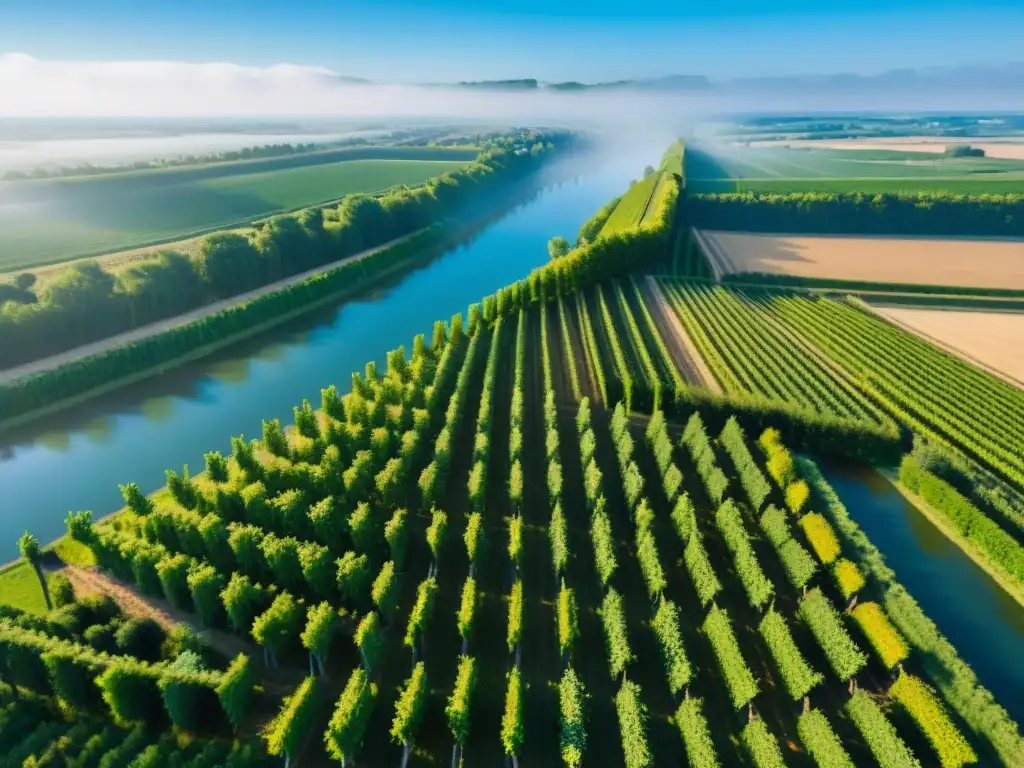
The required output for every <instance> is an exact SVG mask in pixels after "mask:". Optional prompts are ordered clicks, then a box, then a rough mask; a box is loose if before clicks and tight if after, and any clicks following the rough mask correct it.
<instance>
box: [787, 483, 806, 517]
mask: <svg viewBox="0 0 1024 768" xmlns="http://www.w3.org/2000/svg"><path fill="white" fill-rule="evenodd" d="M810 497H811V489H810V488H808V487H807V483H806V482H804V481H803V480H797V481H796V482H794V483H790V484H789V485H787V486H786V506H787V507H789V511H790V512H792V513H793V514H794V515H799V514H800V512H801V510H803V508H804V505H806V504H807V500H808V499H809V498H810Z"/></svg>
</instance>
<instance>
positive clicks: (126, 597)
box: [64, 565, 262, 657]
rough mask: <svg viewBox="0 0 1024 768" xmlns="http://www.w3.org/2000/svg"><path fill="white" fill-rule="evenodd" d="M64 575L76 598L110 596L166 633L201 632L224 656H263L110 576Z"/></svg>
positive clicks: (89, 571)
mask: <svg viewBox="0 0 1024 768" xmlns="http://www.w3.org/2000/svg"><path fill="white" fill-rule="evenodd" d="M64 574H65V575H66V576H67V577H68V579H69V580H70V581H71V583H72V585H74V587H75V594H76V595H78V596H79V597H84V596H86V595H97V594H101V595H109V596H110V597H112V598H114V600H115V601H117V604H118V605H120V606H121V609H122V610H123V611H124V612H125V613H127V614H128V615H129V616H141V617H144V618H148V619H153V620H154V621H155V622H156V623H157V624H159V625H160V626H162V627H163V628H164V629H166V630H167V631H168V632H169V631H171V630H172V629H174V628H175V627H176V626H177V625H179V624H184V625H186V626H188V627H190V628H191V629H192V630H193V631H195V632H196V633H197V634H198V633H199V632H202V633H203V635H204V636H205V637H206V638H207V640H208V642H209V644H210V645H211V646H212V647H213V648H215V649H216V650H217V651H219V652H220V653H223V654H224V655H225V656H228V657H233V656H237V655H238V654H239V653H247V654H249V655H252V656H256V657H259V656H262V653H261V652H260V649H259V648H258V647H257V646H255V645H253V644H252V643H247V642H246V641H244V640H242V638H240V637H237V636H235V635H232V634H229V633H227V632H222V631H221V630H219V629H206V628H204V627H201V626H199V624H198V622H196V620H195V619H196V617H195V616H194V615H192V614H189V613H185V612H184V611H179V610H178V609H176V608H172V607H171V606H170V605H168V604H167V603H166V602H165V601H164V600H160V599H159V598H155V597H150V596H148V595H141V594H139V593H138V592H137V591H136V590H135V589H134V588H133V587H130V586H128V585H127V584H124V583H123V582H121V581H118V580H117V579H115V578H114V577H113V576H111V575H109V574H107V573H104V572H103V571H100V570H98V569H93V568H82V567H81V566H77V565H69V566H67V567H65V569H64Z"/></svg>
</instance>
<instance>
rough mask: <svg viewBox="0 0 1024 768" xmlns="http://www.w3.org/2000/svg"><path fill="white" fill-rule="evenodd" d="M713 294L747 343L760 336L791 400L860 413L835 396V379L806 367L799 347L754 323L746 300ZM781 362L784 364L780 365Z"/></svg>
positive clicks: (725, 293) (718, 291)
mask: <svg viewBox="0 0 1024 768" xmlns="http://www.w3.org/2000/svg"><path fill="white" fill-rule="evenodd" d="M714 294H715V298H716V299H717V300H718V301H720V302H721V304H722V305H723V306H724V307H725V308H726V311H727V312H729V314H730V320H732V321H733V322H735V324H736V325H737V326H738V327H740V328H742V329H743V330H744V332H745V334H746V338H747V341H748V342H749V343H756V340H757V339H758V338H760V340H761V341H762V343H763V344H764V346H765V348H766V352H767V355H766V357H767V359H768V361H769V367H770V368H771V370H772V374H773V375H774V376H776V377H777V378H778V379H780V380H781V381H784V382H786V383H787V385H788V386H787V389H788V391H789V393H790V396H791V398H792V402H794V403H800V402H810V403H812V404H813V405H814V407H815V408H816V410H819V411H822V412H832V413H835V414H836V415H837V416H847V417H853V418H856V417H857V416H858V415H860V414H858V413H857V412H856V411H855V410H854V409H852V408H849V407H847V405H846V404H845V403H843V402H840V401H838V400H836V399H835V397H834V396H833V394H832V390H833V389H835V388H836V384H835V382H828V383H827V384H823V383H822V382H820V381H819V380H818V377H817V376H818V374H819V373H820V368H810V367H808V366H807V365H806V363H807V361H806V360H805V359H804V358H803V356H802V355H801V353H800V351H799V349H794V348H793V347H791V346H786V347H784V346H782V345H780V344H779V343H777V341H776V338H775V336H774V334H773V333H772V329H771V327H770V326H767V325H766V324H764V323H757V322H756V321H755V320H754V318H753V317H752V315H753V311H752V309H751V308H750V306H749V305H748V304H747V303H746V302H745V301H743V300H742V299H740V298H738V297H737V295H736V294H735V293H734V292H732V291H728V290H725V289H723V288H716V289H714ZM783 363H785V367H782V364H783ZM823 401H824V403H826V404H827V405H826V407H824V408H823V407H822V405H821V404H822V402H823Z"/></svg>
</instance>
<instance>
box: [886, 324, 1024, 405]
mask: <svg viewBox="0 0 1024 768" xmlns="http://www.w3.org/2000/svg"><path fill="white" fill-rule="evenodd" d="M872 309H874V310H875V311H876V312H878V314H880V315H882V316H883V317H886V318H888V319H889V320H891V321H893V322H895V323H897V324H899V325H900V326H902V327H903V328H905V329H907V330H910V331H913V332H915V333H917V334H918V335H919V336H922V337H924V338H925V339H927V340H928V341H931V342H933V343H935V344H937V345H938V346H940V347H942V348H943V349H946V350H947V351H949V352H952V353H954V354H956V355H958V356H959V357H962V358H964V359H965V360H967V361H968V362H972V363H975V364H978V365H980V366H981V367H983V368H987V369H988V370H990V371H991V372H993V373H996V374H1001V376H1002V378H1004V379H1007V380H1009V381H1012V382H1013V383H1015V384H1017V385H1018V386H1024V314H1017V313H1012V312H970V311H966V310H955V309H916V308H910V307H894V306H883V305H873V306H872Z"/></svg>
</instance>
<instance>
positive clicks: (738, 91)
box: [0, 53, 1024, 126]
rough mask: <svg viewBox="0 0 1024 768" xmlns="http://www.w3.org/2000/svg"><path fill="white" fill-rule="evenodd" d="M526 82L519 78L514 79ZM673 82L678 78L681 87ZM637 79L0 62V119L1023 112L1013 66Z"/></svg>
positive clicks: (651, 120)
mask: <svg viewBox="0 0 1024 768" xmlns="http://www.w3.org/2000/svg"><path fill="white" fill-rule="evenodd" d="M521 76H524V77H529V76H530V73H521ZM680 80H685V83H683V84H681V83H680ZM680 80H676V79H674V78H672V77H668V78H663V79H661V80H649V81H638V82H637V83H636V84H635V86H625V87H617V88H613V89H599V90H587V91H575V92H565V91H554V90H548V89H545V88H539V89H535V90H529V91H506V90H489V89H481V88H473V89H468V88H459V87H456V86H431V87H424V86H419V85H410V84H398V83H393V84H389V83H369V82H364V81H353V79H352V78H347V77H345V76H344V75H343V74H339V73H336V72H333V71H331V70H329V69H327V68H325V67H316V66H299V65H294V64H287V63H282V64H276V65H273V66H267V67H249V66H242V65H238V64H233V63H230V62H208V63H185V62H180V61H84V62H72V61H54V60H39V59H36V58H33V57H31V56H27V55H25V54H20V53H8V54H4V55H2V56H0V93H2V94H3V99H2V100H0V116H38V117H47V116H124V117H127V116H135V115H150V116H160V117H169V116H182V115H203V116H216V115H232V116H256V115H259V116H285V115H292V116H296V115H325V116H326V115H330V116H336V117H353V118H368V117H386V118H396V117H414V118H420V119H432V118H437V119H445V120H453V119H465V120H484V119H486V120H500V121H513V122H514V121H520V122H524V123H526V122H529V123H537V122H544V123H572V124H574V125H587V124H602V125H608V126H616V125H618V126H643V125H659V124H664V125H676V124H678V122H679V121H680V120H683V119H685V118H687V117H697V116H701V115H707V114H713V113H728V112H736V111H740V112H744V113H750V112H758V111H764V112H782V111H790V112H791V111H797V110H810V109H813V110H814V111H816V112H823V111H832V110H834V111H852V110H886V109H890V110H891V109H898V110H900V111H913V110H936V111H938V110H947V109H958V110H965V109H998V110H1011V109H1014V108H1018V107H1021V106H1024V88H1021V87H1020V86H1021V84H1022V83H1024V65H1021V64H1009V65H1005V66H998V67H996V66H993V67H985V66H975V67H955V68H943V69H924V70H900V71H893V72H888V73H884V74H881V75H873V76H861V75H842V74H840V75H794V76H792V77H772V78H757V77H752V78H745V79H733V80H723V81H712V80H709V79H707V78H704V77H701V76H699V75H698V76H687V77H686V78H681V79H680Z"/></svg>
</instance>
